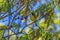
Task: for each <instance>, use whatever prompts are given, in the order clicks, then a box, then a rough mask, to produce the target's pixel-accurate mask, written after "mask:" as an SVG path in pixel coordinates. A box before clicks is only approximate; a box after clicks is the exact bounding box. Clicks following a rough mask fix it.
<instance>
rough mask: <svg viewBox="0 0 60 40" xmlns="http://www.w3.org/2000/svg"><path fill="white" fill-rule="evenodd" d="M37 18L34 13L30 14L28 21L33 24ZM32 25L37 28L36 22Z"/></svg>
mask: <svg viewBox="0 0 60 40" xmlns="http://www.w3.org/2000/svg"><path fill="white" fill-rule="evenodd" d="M37 18H38V16H37V15H36V14H35V13H33V12H32V13H31V15H30V20H31V21H33V22H34V21H36V20H37ZM34 23H35V25H36V26H37V24H36V22H34Z"/></svg>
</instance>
